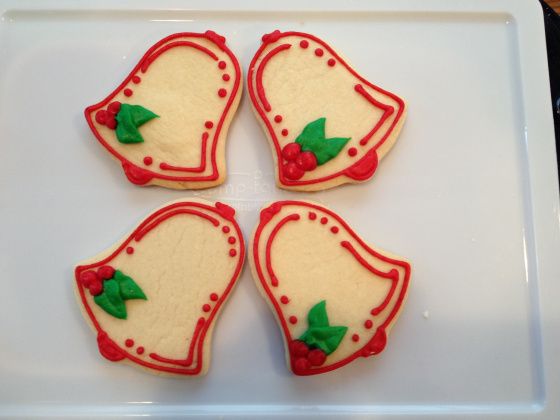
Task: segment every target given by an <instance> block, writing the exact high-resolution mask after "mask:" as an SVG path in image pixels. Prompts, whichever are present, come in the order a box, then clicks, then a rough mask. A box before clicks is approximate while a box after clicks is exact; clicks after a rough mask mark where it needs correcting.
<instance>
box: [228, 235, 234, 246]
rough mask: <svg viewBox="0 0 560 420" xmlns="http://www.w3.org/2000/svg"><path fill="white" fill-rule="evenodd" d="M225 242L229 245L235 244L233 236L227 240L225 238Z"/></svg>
mask: <svg viewBox="0 0 560 420" xmlns="http://www.w3.org/2000/svg"><path fill="white" fill-rule="evenodd" d="M227 241H228V243H229V244H232V245H233V244H234V243H235V236H230V237H229V238H227Z"/></svg>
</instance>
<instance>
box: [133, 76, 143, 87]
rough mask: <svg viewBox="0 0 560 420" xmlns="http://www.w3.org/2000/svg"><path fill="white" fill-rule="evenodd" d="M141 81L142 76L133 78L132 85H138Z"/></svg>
mask: <svg viewBox="0 0 560 420" xmlns="http://www.w3.org/2000/svg"><path fill="white" fill-rule="evenodd" d="M141 81H142V79H140V76H132V83H134V84H135V85H137V84H138V83H140V82H141Z"/></svg>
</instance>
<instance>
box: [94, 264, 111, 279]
mask: <svg viewBox="0 0 560 420" xmlns="http://www.w3.org/2000/svg"><path fill="white" fill-rule="evenodd" d="M97 275H98V276H99V277H100V278H101V279H102V280H109V279H112V278H113V276H114V275H115V269H114V268H113V267H111V266H110V265H104V266H103V267H100V268H99V270H97Z"/></svg>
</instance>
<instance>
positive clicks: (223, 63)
mask: <svg viewBox="0 0 560 420" xmlns="http://www.w3.org/2000/svg"><path fill="white" fill-rule="evenodd" d="M218 67H219V68H221V69H222V70H223V69H225V68H226V62H225V61H220V62H219V63H218Z"/></svg>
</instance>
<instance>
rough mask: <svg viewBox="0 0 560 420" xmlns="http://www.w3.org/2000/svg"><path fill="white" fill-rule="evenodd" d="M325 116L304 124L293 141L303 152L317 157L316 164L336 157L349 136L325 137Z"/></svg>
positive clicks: (321, 163)
mask: <svg viewBox="0 0 560 420" xmlns="http://www.w3.org/2000/svg"><path fill="white" fill-rule="evenodd" d="M325 121H326V118H319V119H318V120H315V121H313V122H310V123H309V124H307V125H306V126H305V128H304V129H303V131H302V132H301V134H300V135H299V136H297V138H296V140H295V142H296V143H298V144H299V145H300V146H301V150H303V151H304V152H313V154H314V155H315V157H316V158H317V164H318V165H323V164H324V163H327V162H328V161H329V160H331V159H332V158H334V157H336V156H337V155H338V154H339V153H340V151H341V150H342V148H343V147H344V146H346V143H348V141H349V140H350V137H333V138H330V139H327V138H326V137H325Z"/></svg>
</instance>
